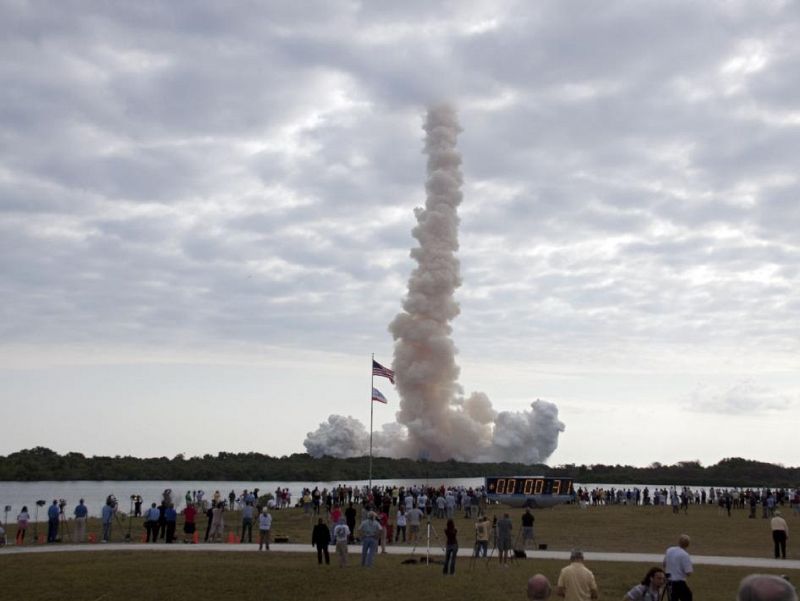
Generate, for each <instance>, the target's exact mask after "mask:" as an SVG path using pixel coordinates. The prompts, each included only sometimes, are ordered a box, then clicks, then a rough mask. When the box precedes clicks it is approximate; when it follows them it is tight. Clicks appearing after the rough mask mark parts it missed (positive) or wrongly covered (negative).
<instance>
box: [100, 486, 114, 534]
mask: <svg viewBox="0 0 800 601" xmlns="http://www.w3.org/2000/svg"><path fill="white" fill-rule="evenodd" d="M116 510H117V499H116V498H115V497H114V495H108V497H107V498H106V504H105V505H103V511H102V512H101V518H102V522H103V539H102V542H104V543H107V542H108V541H109V540H111V522H112V521H113V520H114V512H115V511H116Z"/></svg>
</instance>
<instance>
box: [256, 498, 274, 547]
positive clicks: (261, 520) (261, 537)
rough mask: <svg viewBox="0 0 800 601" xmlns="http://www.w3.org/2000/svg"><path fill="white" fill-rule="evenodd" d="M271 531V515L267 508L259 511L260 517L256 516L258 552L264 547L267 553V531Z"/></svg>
mask: <svg viewBox="0 0 800 601" xmlns="http://www.w3.org/2000/svg"><path fill="white" fill-rule="evenodd" d="M271 529H272V515H271V514H270V512H269V508H268V507H264V509H262V510H261V515H260V516H258V550H259V551H261V547H263V546H264V545H266V547H267V551H269V531H270V530H271Z"/></svg>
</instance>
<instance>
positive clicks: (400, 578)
mask: <svg viewBox="0 0 800 601" xmlns="http://www.w3.org/2000/svg"><path fill="white" fill-rule="evenodd" d="M492 509H493V510H496V513H498V515H499V514H500V513H502V512H503V511H509V512H510V513H511V514H512V518H513V520H514V524H515V530H518V527H517V526H518V524H519V514H520V513H521V510H508V509H507V508H503V507H500V506H495V507H493V508H492ZM492 513H494V511H492V510H490V513H489V515H490V516H491V515H492ZM788 513H789V512H788V511H784V514H785V517H787V520H788V521H789V525H790V529H792V528H793V526H794V524H795V523H797V524H800V519H795V518H793V517H792V516H790V515H786V514H788ZM534 514H535V516H536V524H535V525H536V539H537V543H545V544H547V545H548V549H550V550H568V549H570V548H572V547H576V546H577V547H581V548H582V549H584V550H587V551H622V552H643V553H663V551H664V549H665V548H666V547H667V546H669V545H672V544H674V543H675V541H676V540H677V537H678V535H679V534H680V533H682V532H686V533H688V534H689V535H691V536H692V545H691V547H690V549H689V550H690V552H691V553H693V554H696V555H741V556H749V557H765V558H766V557H771V556H772V543H771V538H770V531H769V525H768V520H764V519H761V518H757V519H748V518H747V511H746V510H742V511H734V513H733V516H732V517H730V518H729V517H727V516H725V515H721V514H719V513H718V511H717V508H716V507H711V506H704V507H690V510H689V513H688V515H683V514H680V515H673V514H672V513H671V510H670V509H669V508H660V507H659V508H656V507H625V506H609V507H597V508H588V509H586V510H581V509H578V508H577V507H575V506H560V507H556V508H553V509H548V510H539V511H535V512H534ZM273 516H274V524H273V532H274V533H275V534H285V535H286V536H288V537H289V539H290V541H291V542H296V543H304V544H309V555H295V554H283V553H271V552H270V553H261V554H259V553H257V552H255V551H254V552H253V553H234V554H225V553H213V552H209V553H191V554H182V553H177V554H176V553H169V554H167V553H147V554H143V553H132V552H108V553H102V554H95V553H93V554H91V555H84V554H79V553H64V554H61V553H57V554H43V555H2V554H0V572H2V574H3V576H4V577H3V578H2V582H3V585H2V587H0V599H22V600H31V601H40V600H46V599H59V600H64V599H69V600H72V599H75V600H80V601H82V600H89V601H95V600H103V601H112V600H117V599H119V600H122V599H126V600H127V599H137V600H143V601H144V600H147V599H191V600H192V601H204V600H206V599H208V600H211V599H215V600H218V599H220V598H225V597H235V598H236V599H237V600H239V599H244V600H247V599H277V600H283V599H285V600H287V601H290V600H306V599H309V600H310V599H314V600H316V599H324V600H325V601H339V600H342V601H345V600H347V601H359V600H361V599H364V600H366V599H370V600H375V599H395V598H398V597H399V598H403V599H414V600H415V601H417V600H418V599H427V598H432V599H436V600H437V601H445V600H449V599H454V600H455V599H459V600H460V599H473V598H485V599H523V598H524V588H525V581H526V580H527V578H528V577H529V576H530V575H531V574H533V573H534V572H537V571H540V572H543V573H544V574H546V575H547V576H548V577H550V578H551V580H555V579H556V578H557V576H558V571H559V570H560V569H561V568H562V567H563V566H564V565H565V562H563V561H544V560H530V559H529V560H522V561H518V562H516V565H514V566H513V567H511V568H510V569H501V568H500V567H499V566H498V565H497V563H496V562H492V563H490V564H486V563H485V562H477V563H475V564H474V565H471V562H470V560H469V559H468V558H463V557H462V558H459V560H458V566H457V571H456V575H455V577H452V578H450V577H447V578H446V577H444V576H443V575H442V574H441V571H440V568H438V567H437V566H435V565H434V566H430V567H427V566H420V565H402V564H401V562H402V561H403V560H404V559H405V558H406V556H402V555H401V556H397V555H386V556H379V557H378V561H377V565H376V566H375V568H373V569H372V570H364V569H362V568H360V567H358V566H357V565H356V564H357V563H358V561H357V560H358V558H357V557H356V556H355V555H353V556H351V565H350V566H348V567H347V568H345V569H340V568H338V567H336V566H334V565H331V566H318V565H317V564H316V556H315V555H312V554H311V546H310V538H311V526H312V524H313V523H314V521H315V520H314V519H312V518H311V517H310V516H306V515H304V514H303V513H302V511H301V510H296V509H292V510H284V511H275V512H273ZM140 522H141V521H140V520H139V521H134V522H133V528H132V532H133V534H134V537H133V538H134V540H138V539H139V536H140V534H141V531H142V527H141V523H140ZM227 524H228V526H232V528H231V530H233V531H234V532H237V529H236V527H235V526H236V525H237V524H238V519H237V516H236V515H235V514H234V513H229V514H228V519H227ZM432 524H433V525H434V528H435V530H436V531H441V530H442V529H443V527H444V523H443V521H442V520H436V519H434V520H432ZM472 524H473V522H472V520H465V519H464V518H463V516H460V517H459V519H458V520H457V527H458V528H459V532H460V536H459V541H460V543H461V547H462V548H464V547H467V548H469V547H471V546H472V541H473V538H474V537H473V527H472ZM124 525H125V527H127V521H124ZM200 526H201V528H200V532H201V535H202V534H203V533H204V531H205V522H204V521H202V522H200ZM98 527H99V524H98V523H97V522H96V521H94V520H93V521H92V522H91V525H90V530H91V531H92V532H94V533H97V532H98ZM13 530H14V528H13V526H12V527H11V532H10V535H11V537H10V538H11V540H13V535H14V532H13ZM43 531H44V528H42V525H40V532H43ZM125 531H126V529H122V528H120V527H119V525H115V528H114V536H113V539H114V540H121V538H122V534H123V533H124V532H125ZM30 532H31V529H29V533H30ZM179 532H180V528H179ZM791 543H792V540H791V539H790V545H791ZM132 544H137V543H132ZM434 544H436V541H434ZM789 551H790V553H789V555H790V557H793V556H796V555H795V554H793V553H792V549H791V546H790V549H789ZM409 552H410V548H409ZM588 566H589V568H590V569H592V570H593V571H594V573H595V575H596V577H597V580H598V585H599V587H600V592H601V598H602V599H621V598H622V596H623V595H624V593H625V592H626V591H627V590H628V589H629V588H630V587H631V586H633V585H634V584H636V583H637V581H638V580H639V579H641V577H642V575H643V573H644V572H645V571H646V569H647V567H648V566H647V565H646V564H633V563H631V564H621V563H608V562H594V563H591V562H590V563H589V564H588ZM470 568H472V569H470ZM753 571H754V570H753V569H751V568H730V567H712V566H697V567H696V570H695V574H694V575H693V577H692V582H691V586H692V588H693V590H694V592H695V598H696V599H698V600H701V601H704V600H708V601H716V600H719V601H722V600H725V601H730V600H732V599H733V598H734V596H735V591H736V587H737V586H738V582H739V580H741V578H742V577H743V576H744V575H746V574H748V573H751V572H753ZM772 572H773V573H785V574H787V575H789V576H790V577H791V579H792V580H793V582H795V583H797V582H800V571H797V570H796V571H792V570H784V571H780V572H779V571H777V570H772Z"/></svg>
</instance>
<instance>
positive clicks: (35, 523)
mask: <svg viewBox="0 0 800 601" xmlns="http://www.w3.org/2000/svg"><path fill="white" fill-rule="evenodd" d="M42 505H44V501H42ZM40 506H41V505H39V501H36V517H34V518H33V542H34V543H38V542H39V507H40Z"/></svg>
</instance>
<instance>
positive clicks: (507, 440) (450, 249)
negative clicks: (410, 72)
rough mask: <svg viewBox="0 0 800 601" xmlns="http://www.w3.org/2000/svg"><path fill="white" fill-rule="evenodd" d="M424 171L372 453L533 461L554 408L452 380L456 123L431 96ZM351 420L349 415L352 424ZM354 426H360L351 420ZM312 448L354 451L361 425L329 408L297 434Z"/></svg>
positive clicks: (549, 449)
mask: <svg viewBox="0 0 800 601" xmlns="http://www.w3.org/2000/svg"><path fill="white" fill-rule="evenodd" d="M425 131H426V134H427V135H426V138H425V152H426V154H427V155H428V179H427V182H426V184H425V189H426V193H427V198H426V202H425V208H418V209H416V211H415V214H416V218H417V226H416V227H415V228H414V230H413V232H412V233H413V235H414V237H415V238H416V239H417V241H418V242H419V246H418V247H416V248H414V249H412V250H411V257H412V258H413V259H414V260H415V261H416V262H417V267H416V268H415V269H414V271H413V272H412V274H411V276H410V278H409V281H408V295H407V296H406V298H405V299H404V300H403V311H402V312H401V313H400V314H398V315H397V316H396V317H395V318H394V320H393V321H392V323H391V324H390V325H389V330H390V332H391V333H392V335H393V336H394V339H395V348H394V362H393V364H392V367H393V369H394V370H395V377H396V381H397V390H398V392H399V394H400V399H401V400H400V410H399V411H398V412H397V414H396V418H397V422H396V423H394V424H387V425H385V426H383V429H382V430H380V431H378V432H376V433H375V434H374V437H373V438H374V440H373V453H374V454H375V455H378V456H388V457H412V458H417V457H427V458H430V459H432V460H446V459H450V458H453V459H457V460H462V461H517V462H520V461H521V462H525V463H536V462H540V461H544V460H545V459H547V457H549V456H550V455H551V454H552V453H553V451H554V450H555V449H556V447H557V445H558V435H559V433H560V432H563V431H564V424H563V423H561V422H560V421H559V420H558V408H557V407H556V406H555V405H554V404H553V403H549V402H547V401H542V400H536V401H534V402H533V403H531V408H530V410H528V411H524V412H509V411H501V412H497V411H495V410H494V409H493V407H492V403H491V401H490V400H489V398H488V397H487V396H486V395H485V394H483V393H480V392H478V393H473V394H472V395H470V396H469V397H465V396H464V394H463V390H462V389H461V386H460V385H459V384H458V376H459V368H458V366H457V365H456V361H455V355H456V348H455V345H454V344H453V340H452V338H451V333H452V328H451V326H450V323H451V321H452V320H453V319H454V318H455V317H456V316H457V315H458V313H459V306H458V303H456V301H455V290H456V288H458V287H459V286H460V285H461V276H460V269H459V262H458V259H457V258H456V256H455V254H456V252H457V251H458V223H459V218H458V206H459V204H461V199H462V195H461V183H462V177H461V156H460V155H459V153H458V151H457V150H456V139H457V137H458V134H459V132H460V131H461V129H460V127H459V125H458V121H457V118H456V114H455V111H454V110H453V109H452V108H450V107H449V106H444V105H443V106H436V107H433V108H431V109H430V110H429V111H428V115H427V119H426V121H425ZM356 424H357V425H356ZM359 426H360V428H359ZM304 444H305V447H306V449H307V451H308V452H309V453H310V454H312V455H315V456H319V455H323V454H325V455H332V456H338V457H351V456H357V455H363V454H364V449H365V445H366V447H368V446H369V433H368V432H367V431H366V428H364V427H363V426H362V425H361V424H360V423H359V422H358V421H357V420H355V419H354V418H351V417H347V418H345V417H342V416H335V415H332V416H330V417H329V418H328V421H327V422H326V423H323V424H321V425H320V428H319V429H318V430H317V431H316V432H311V433H309V434H308V437H307V438H306V441H305V443H304Z"/></svg>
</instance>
